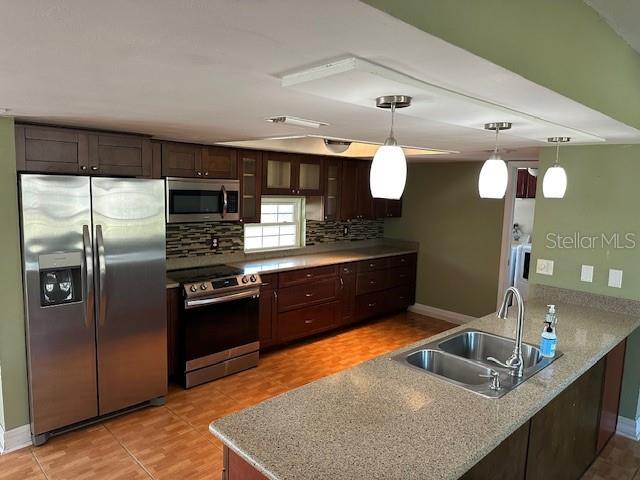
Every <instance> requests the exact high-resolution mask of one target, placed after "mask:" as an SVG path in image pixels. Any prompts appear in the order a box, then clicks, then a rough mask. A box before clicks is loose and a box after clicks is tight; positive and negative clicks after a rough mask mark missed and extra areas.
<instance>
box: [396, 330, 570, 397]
mask: <svg viewBox="0 0 640 480" xmlns="http://www.w3.org/2000/svg"><path fill="white" fill-rule="evenodd" d="M514 346H515V341H514V340H513V339H510V338H505V337H500V336H498V335H493V334H491V333H486V332H482V331H478V330H471V329H467V330H462V331H460V332H456V333H454V334H451V335H449V336H447V337H444V338H441V339H439V340H436V341H433V342H430V343H427V344H425V345H421V346H419V347H417V348H414V349H412V350H410V351H409V352H405V353H402V354H400V355H396V356H395V357H393V358H394V360H397V361H399V362H401V363H403V364H405V365H408V366H409V367H412V368H416V369H419V370H421V371H423V372H425V373H428V374H431V375H436V376H437V377H439V378H441V379H444V380H445V381H447V382H449V383H453V384H454V385H458V386H460V387H462V388H465V389H466V390H470V391H472V392H475V393H477V394H480V395H482V396H485V397H488V398H500V397H502V396H503V395H505V394H506V393H508V392H510V391H511V390H513V389H514V388H516V387H517V386H518V385H520V384H521V383H523V382H525V381H527V379H529V378H531V377H532V376H533V375H535V374H536V373H538V372H539V371H540V370H542V369H543V368H545V367H547V366H549V364H551V362H553V361H554V360H555V359H556V358H558V357H560V356H561V355H562V353H561V352H559V351H557V352H556V355H555V357H553V358H548V357H543V356H542V354H541V352H540V349H539V348H538V347H535V346H533V345H530V344H528V343H524V342H523V343H522V358H523V360H524V372H523V376H522V377H521V378H516V377H514V376H512V375H510V372H509V370H508V369H507V368H503V367H501V366H499V365H497V364H496V363H494V362H491V361H489V360H487V358H488V357H493V358H497V359H499V360H500V361H503V362H504V361H505V360H506V359H507V358H509V356H511V354H512V353H513V348H514ZM495 372H497V373H498V374H499V376H500V388H499V389H498V390H496V389H492V388H491V383H492V379H491V377H492V375H493V376H495Z"/></svg>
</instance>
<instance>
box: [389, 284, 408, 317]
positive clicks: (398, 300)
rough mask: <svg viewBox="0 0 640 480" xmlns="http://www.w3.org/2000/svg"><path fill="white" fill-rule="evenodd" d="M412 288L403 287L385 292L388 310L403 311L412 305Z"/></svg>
mask: <svg viewBox="0 0 640 480" xmlns="http://www.w3.org/2000/svg"><path fill="white" fill-rule="evenodd" d="M412 288H413V287H412V286H411V285H402V286H400V287H395V288H392V289H390V290H388V291H386V292H384V295H385V297H386V302H387V307H388V310H389V311H391V310H402V309H404V308H407V307H408V306H409V305H411V304H412V303H413V301H412V300H413V292H412Z"/></svg>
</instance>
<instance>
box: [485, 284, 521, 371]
mask: <svg viewBox="0 0 640 480" xmlns="http://www.w3.org/2000/svg"><path fill="white" fill-rule="evenodd" d="M514 297H515V299H516V302H517V303H518V322H517V324H516V338H515V342H516V344H515V346H514V347H513V353H512V354H511V356H510V357H509V358H508V359H507V361H506V362H504V363H503V362H501V361H500V360H498V359H496V358H494V357H487V360H489V361H490V362H494V363H497V364H498V365H500V366H502V367H504V368H508V369H509V374H510V375H512V376H514V377H516V378H522V374H523V371H524V361H523V360H522V328H523V326H524V300H522V295H520V292H519V291H518V289H517V288H515V287H509V288H507V290H506V291H505V292H504V298H503V299H502V305H501V306H500V310H498V318H501V319H503V320H506V319H507V315H508V313H509V301H510V300H512V299H513V298H514Z"/></svg>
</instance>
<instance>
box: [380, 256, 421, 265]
mask: <svg viewBox="0 0 640 480" xmlns="http://www.w3.org/2000/svg"><path fill="white" fill-rule="evenodd" d="M387 260H388V261H389V266H390V267H401V266H404V265H415V264H416V260H417V255H416V254H415V253H410V254H407V255H396V256H394V257H389V258H388V259H387Z"/></svg>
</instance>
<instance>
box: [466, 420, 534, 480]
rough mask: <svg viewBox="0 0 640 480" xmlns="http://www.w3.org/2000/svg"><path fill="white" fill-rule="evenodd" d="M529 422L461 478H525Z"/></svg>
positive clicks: (483, 479)
mask: <svg viewBox="0 0 640 480" xmlns="http://www.w3.org/2000/svg"><path fill="white" fill-rule="evenodd" d="M528 441H529V422H527V423H525V424H524V425H523V426H522V427H520V428H519V429H518V430H516V431H515V432H513V433H512V434H511V435H510V436H509V437H507V438H506V439H505V440H504V441H503V442H502V443H501V444H500V445H498V446H497V447H496V448H494V449H493V450H492V451H491V453H489V454H488V455H487V456H486V457H484V458H483V459H482V460H480V462H478V463H477V464H476V465H475V466H474V467H472V468H471V470H469V471H468V472H467V473H465V474H464V475H463V476H462V477H460V480H487V479H491V480H524V475H525V465H526V462H527V444H528Z"/></svg>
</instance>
